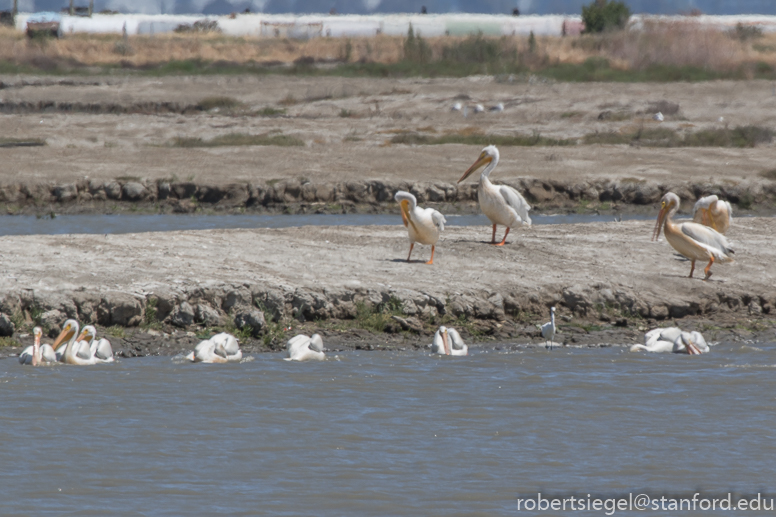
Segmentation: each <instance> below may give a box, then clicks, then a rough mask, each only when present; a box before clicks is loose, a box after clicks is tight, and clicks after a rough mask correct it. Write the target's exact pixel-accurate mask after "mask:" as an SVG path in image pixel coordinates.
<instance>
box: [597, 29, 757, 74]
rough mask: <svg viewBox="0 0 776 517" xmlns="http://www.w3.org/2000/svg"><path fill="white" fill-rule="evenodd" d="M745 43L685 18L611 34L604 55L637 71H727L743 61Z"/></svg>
mask: <svg viewBox="0 0 776 517" xmlns="http://www.w3.org/2000/svg"><path fill="white" fill-rule="evenodd" d="M747 46H748V45H746V44H745V43H744V42H742V41H740V40H738V39H734V38H731V37H730V36H729V35H728V34H727V33H725V32H721V31H719V30H714V29H710V28H707V27H703V26H701V25H700V24H698V23H697V22H695V21H693V20H692V18H688V21H682V22H671V23H667V22H662V23H647V24H646V25H645V26H644V28H643V29H642V30H639V31H627V32H626V31H624V32H620V33H616V34H611V35H609V36H608V38H607V41H606V54H607V55H608V56H610V57H612V58H614V59H615V60H619V61H621V62H622V63H624V64H625V65H626V67H627V68H629V69H636V70H643V69H645V68H647V67H650V66H655V65H661V66H677V67H682V66H693V67H699V68H707V67H708V68H712V69H714V70H727V69H732V68H735V67H737V66H738V65H739V64H740V63H741V62H743V61H745V60H746V57H747V52H746V50H747Z"/></svg>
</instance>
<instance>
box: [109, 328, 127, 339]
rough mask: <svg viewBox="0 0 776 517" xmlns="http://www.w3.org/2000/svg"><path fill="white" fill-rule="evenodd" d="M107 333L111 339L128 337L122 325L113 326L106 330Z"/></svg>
mask: <svg viewBox="0 0 776 517" xmlns="http://www.w3.org/2000/svg"><path fill="white" fill-rule="evenodd" d="M105 333H106V334H108V335H109V336H111V337H115V338H124V337H126V336H127V333H126V329H124V327H122V326H121V325H113V326H112V327H108V328H106V329H105Z"/></svg>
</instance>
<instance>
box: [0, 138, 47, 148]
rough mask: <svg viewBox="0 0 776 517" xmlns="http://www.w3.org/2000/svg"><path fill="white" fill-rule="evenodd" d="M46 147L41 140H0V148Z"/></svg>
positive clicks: (44, 142)
mask: <svg viewBox="0 0 776 517" xmlns="http://www.w3.org/2000/svg"><path fill="white" fill-rule="evenodd" d="M43 145H46V141H45V140H43V139H42V138H0V147H40V146H43Z"/></svg>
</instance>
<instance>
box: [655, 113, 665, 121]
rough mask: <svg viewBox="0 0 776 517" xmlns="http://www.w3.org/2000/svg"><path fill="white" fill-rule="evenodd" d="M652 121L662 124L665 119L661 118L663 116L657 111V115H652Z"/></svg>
mask: <svg viewBox="0 0 776 517" xmlns="http://www.w3.org/2000/svg"><path fill="white" fill-rule="evenodd" d="M652 120H657V121H658V122H663V120H665V117H664V116H663V114H662V113H660V112H659V111H658V112H657V113H655V114H654V115H652Z"/></svg>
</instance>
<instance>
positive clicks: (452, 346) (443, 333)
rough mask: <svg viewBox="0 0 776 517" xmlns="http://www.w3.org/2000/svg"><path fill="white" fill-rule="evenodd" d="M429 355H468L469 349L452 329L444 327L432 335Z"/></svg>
mask: <svg viewBox="0 0 776 517" xmlns="http://www.w3.org/2000/svg"><path fill="white" fill-rule="evenodd" d="M431 353H432V354H440V355H468V354H469V347H468V346H466V343H464V342H463V339H461V335H460V334H459V333H458V331H457V330H455V329H453V328H447V327H445V326H444V325H443V326H441V327H439V330H437V331H436V334H434V341H433V342H432V343H431Z"/></svg>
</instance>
